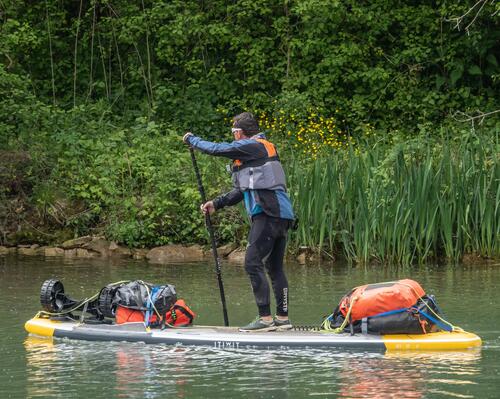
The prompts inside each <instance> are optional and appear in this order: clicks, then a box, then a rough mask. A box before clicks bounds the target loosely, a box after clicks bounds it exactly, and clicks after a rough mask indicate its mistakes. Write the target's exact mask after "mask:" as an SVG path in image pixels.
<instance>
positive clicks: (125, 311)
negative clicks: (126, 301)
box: [115, 305, 158, 324]
mask: <svg viewBox="0 0 500 399" xmlns="http://www.w3.org/2000/svg"><path fill="white" fill-rule="evenodd" d="M115 318H116V324H123V323H137V322H140V323H142V322H144V312H143V311H142V310H137V309H129V308H126V307H124V306H120V305H118V306H117V307H116V313H115ZM157 319H158V318H157V317H156V315H155V314H153V315H152V316H151V317H150V319H149V322H150V323H153V322H156V320H157Z"/></svg>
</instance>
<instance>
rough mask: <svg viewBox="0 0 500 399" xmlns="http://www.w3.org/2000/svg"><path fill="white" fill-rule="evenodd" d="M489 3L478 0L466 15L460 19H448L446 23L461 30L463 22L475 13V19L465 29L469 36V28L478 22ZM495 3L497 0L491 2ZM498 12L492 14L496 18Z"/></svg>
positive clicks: (484, 0)
mask: <svg viewBox="0 0 500 399" xmlns="http://www.w3.org/2000/svg"><path fill="white" fill-rule="evenodd" d="M489 1H490V0H478V1H477V2H476V3H475V4H474V5H473V6H472V7H471V8H469V9H468V10H467V12H466V13H465V14H463V15H460V16H459V17H453V18H450V19H446V21H447V22H453V23H454V24H455V29H457V30H460V24H461V23H462V22H463V20H464V19H465V17H467V16H468V15H469V14H471V13H473V12H475V14H474V17H473V18H472V21H470V22H469V23H468V24H467V25H466V27H465V31H466V32H467V34H469V28H470V27H471V26H472V25H473V24H474V22H476V19H477V18H478V16H479V15H480V14H481V12H482V11H483V8H484V6H485V5H486V4H487V3H488V2H489ZM494 2H495V0H491V4H493V3H494ZM497 12H498V10H497V11H495V12H494V13H493V14H492V16H494V15H495V14H496V13H497Z"/></svg>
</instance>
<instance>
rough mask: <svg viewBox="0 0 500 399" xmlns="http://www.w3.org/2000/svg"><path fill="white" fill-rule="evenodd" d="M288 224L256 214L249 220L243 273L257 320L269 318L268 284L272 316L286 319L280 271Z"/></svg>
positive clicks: (284, 286)
mask: <svg viewBox="0 0 500 399" xmlns="http://www.w3.org/2000/svg"><path fill="white" fill-rule="evenodd" d="M289 225H290V221H289V220H287V219H281V218H275V217H270V216H267V215H265V214H259V215H256V216H254V217H253V219H252V226H251V228H250V234H249V237H248V247H247V252H246V255H245V270H246V272H247V273H248V275H249V277H250V282H251V284H252V290H253V293H254V296H255V302H256V303H257V307H258V308H259V316H269V315H271V307H270V303H271V301H270V295H269V283H268V281H267V277H266V271H267V273H268V275H269V277H270V278H271V283H272V287H273V291H274V296H275V298H276V314H277V315H279V316H287V315H288V297H289V296H288V281H287V279H286V276H285V273H284V270H283V257H284V255H285V248H286V240H287V231H288V228H289Z"/></svg>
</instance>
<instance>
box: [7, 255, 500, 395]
mask: <svg viewBox="0 0 500 399" xmlns="http://www.w3.org/2000/svg"><path fill="white" fill-rule="evenodd" d="M287 271H288V277H289V281H290V312H291V313H290V316H291V319H292V321H294V322H295V323H297V324H318V323H319V322H320V320H321V318H322V316H323V315H326V314H328V313H329V312H331V310H332V308H333V307H334V305H335V304H336V302H338V300H339V299H340V297H341V296H342V294H344V293H345V292H346V291H347V290H349V289H350V288H352V287H354V286H356V285H360V284H365V283H368V282H377V281H388V280H394V279H397V278H407V277H410V278H413V279H416V280H417V281H419V282H420V283H421V284H422V285H423V286H424V288H425V289H426V291H427V292H429V293H434V294H435V295H436V297H437V299H438V302H439V304H440V306H441V307H442V308H443V310H444V311H445V313H446V316H447V318H448V319H449V320H450V321H451V322H453V323H454V324H456V325H459V326H461V327H462V328H464V329H466V330H469V331H472V332H475V333H477V334H478V335H480V336H481V337H482V339H483V348H482V350H481V351H469V352H459V353H454V352H452V353H446V352H445V353H400V354H381V353H366V352H347V353H346V352H342V353H341V352H334V351H309V352H306V351H289V352H282V351H262V350H258V351H248V350H217V349H214V348H194V347H169V346H162V345H159V346H147V345H144V344H130V343H105V342H102V343H99V342H98V343H95V342H94V343H91V342H83V341H70V340H54V341H53V342H52V341H50V340H46V339H39V338H34V337H28V336H27V334H26V332H25V331H24V328H23V324H24V322H25V321H26V320H27V319H29V318H31V317H32V316H33V315H34V314H35V313H36V311H37V310H39V290H40V284H41V283H42V281H44V280H45V279H48V278H51V277H57V278H59V279H61V280H62V281H63V283H64V286H65V289H66V292H67V293H69V294H71V295H72V296H74V297H76V298H83V297H84V296H89V295H91V294H93V293H94V292H95V291H97V290H98V289H99V288H101V287H102V286H104V285H105V284H107V283H109V282H114V281H119V280H126V279H139V278H140V279H144V280H148V281H151V282H154V283H165V282H168V283H172V284H174V285H176V287H177V290H178V292H179V294H180V296H181V297H183V298H184V299H186V301H187V302H188V304H190V305H191V307H192V308H193V310H195V312H197V314H198V317H197V322H198V324H222V323H223V322H222V314H221V307H220V303H219V293H218V287H217V280H216V278H215V275H214V272H213V265H212V264H180V265H168V266H165V265H163V266H158V265H149V264H146V263H143V262H134V261H115V260H64V259H44V258H33V257H29V258H11V257H0V319H1V320H2V324H1V325H0V348H1V352H0V371H1V372H0V398H10V397H12V398H53V397H56V398H101V397H102V398H104V397H109V398H163V397H176V398H198V397H199V398H202V397H203V398H219V397H223V398H234V397H238V398H244V397H249V398H259V397H260V398H301V397H334V398H335V397H338V398H498V397H500V393H499V392H500V389H499V387H500V378H499V377H498V375H499V371H500V370H499V369H500V321H499V320H500V307H499V306H498V303H499V302H500V285H499V284H498V282H499V281H500V265H496V266H495V265H479V266H455V267H452V266H450V267H426V268H413V269H396V268H382V267H369V268H363V267H357V268H349V267H341V266H332V265H322V266H307V267H304V266H300V265H293V264H291V265H288V266H287ZM223 276H224V285H225V289H226V296H227V300H228V302H229V305H228V311H229V319H230V323H231V324H232V325H240V324H243V323H246V322H248V321H249V320H250V319H252V318H253V317H254V316H255V314H256V311H255V307H254V304H253V297H252V295H251V292H250V285H249V282H248V280H247V277H246V276H245V273H244V270H243V267H242V266H238V265H229V264H224V265H223Z"/></svg>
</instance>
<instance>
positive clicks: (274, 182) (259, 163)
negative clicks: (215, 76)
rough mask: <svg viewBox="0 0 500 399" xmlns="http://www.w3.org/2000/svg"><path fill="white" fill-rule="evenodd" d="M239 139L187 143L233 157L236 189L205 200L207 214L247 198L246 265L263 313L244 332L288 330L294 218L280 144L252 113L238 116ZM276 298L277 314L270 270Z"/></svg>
mask: <svg viewBox="0 0 500 399" xmlns="http://www.w3.org/2000/svg"><path fill="white" fill-rule="evenodd" d="M231 130H232V132H233V135H234V141H233V142H231V143H213V142H209V141H205V140H202V139H201V138H199V137H196V136H194V135H193V134H192V133H186V134H185V135H184V137H183V140H184V142H185V143H187V144H189V145H190V146H191V147H193V148H195V149H198V150H200V151H202V152H204V153H206V154H209V155H215V156H222V157H226V158H230V159H232V160H233V165H232V178H233V186H234V188H233V189H232V190H231V191H229V192H228V193H226V194H223V195H221V196H220V197H217V198H215V199H214V200H212V201H208V202H206V203H205V204H202V205H201V210H202V211H203V212H204V213H207V212H208V213H210V214H211V213H213V212H215V211H216V210H218V209H221V208H224V207H226V206H231V205H235V204H237V203H239V202H240V201H242V200H244V202H245V208H246V210H247V213H248V215H249V217H250V220H251V228H250V233H249V236H248V246H247V251H246V254H245V270H246V272H247V273H248V276H249V277H250V282H251V284H252V290H253V293H254V296H255V302H256V303H257V308H258V311H259V317H257V318H256V319H255V320H254V321H253V322H251V323H249V324H248V325H246V326H244V327H241V328H240V331H271V330H276V329H278V330H288V329H291V328H292V325H291V323H290V321H289V319H288V299H289V296H288V281H287V279H286V276H285V272H284V270H283V257H284V255H285V247H286V240H287V232H288V229H289V228H290V226H291V225H292V223H293V220H294V214H293V210H292V205H291V202H290V198H289V197H288V194H287V193H286V183H285V173H284V171H283V167H282V166H281V163H280V161H279V158H278V154H277V152H276V148H275V147H274V145H273V144H272V143H270V142H269V141H267V140H266V137H265V136H264V134H263V133H260V129H259V124H258V123H257V121H256V119H255V118H254V117H253V115H252V114H251V113H249V112H243V113H242V114H239V115H236V116H235V117H234V118H233V128H232V129H231ZM265 272H267V274H268V275H269V277H270V278H271V283H272V287H273V291H274V296H275V299H276V317H275V318H274V319H273V317H272V315H271V306H270V303H271V301H270V290H269V283H268V281H267V278H266V273H265Z"/></svg>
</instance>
